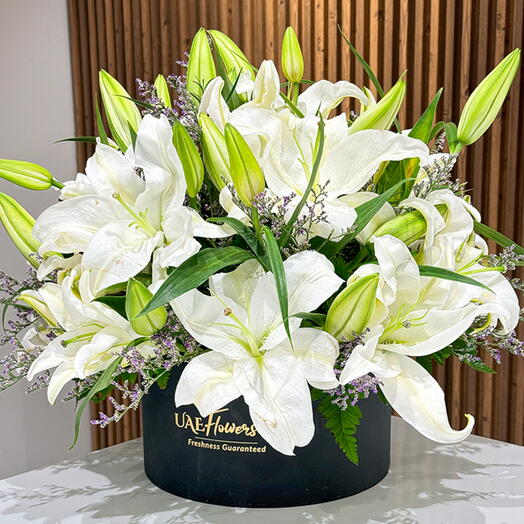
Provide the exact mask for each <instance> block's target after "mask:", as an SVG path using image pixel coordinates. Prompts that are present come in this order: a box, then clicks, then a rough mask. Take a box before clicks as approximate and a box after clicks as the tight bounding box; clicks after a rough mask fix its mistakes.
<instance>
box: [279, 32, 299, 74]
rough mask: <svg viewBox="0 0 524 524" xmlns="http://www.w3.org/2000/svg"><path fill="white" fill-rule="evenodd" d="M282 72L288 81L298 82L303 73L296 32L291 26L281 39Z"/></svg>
mask: <svg viewBox="0 0 524 524" xmlns="http://www.w3.org/2000/svg"><path fill="white" fill-rule="evenodd" d="M282 72H283V73H284V76H285V77H286V78H287V79H288V80H289V81H290V82H300V81H301V80H302V76H303V75H304V57H303V56H302V50H301V49H300V43H299V42H298V38H297V34H296V33H295V30H294V29H293V28H292V27H291V26H289V27H288V28H287V29H286V31H285V33H284V38H283V39H282Z"/></svg>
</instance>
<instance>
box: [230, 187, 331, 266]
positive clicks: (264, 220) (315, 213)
mask: <svg viewBox="0 0 524 524" xmlns="http://www.w3.org/2000/svg"><path fill="white" fill-rule="evenodd" d="M328 184H329V181H327V182H326V183H325V184H324V185H323V186H319V187H318V188H316V189H315V188H314V189H313V190H312V191H311V200H309V201H308V202H306V204H305V206H304V207H303V209H302V213H301V215H300V216H299V217H298V218H297V220H296V221H295V223H294V224H293V226H292V231H291V235H290V243H289V245H288V246H287V247H286V248H284V249H283V250H282V252H283V254H284V255H285V256H286V257H287V256H290V255H292V254H294V253H298V252H299V251H305V250H306V249H309V248H310V243H309V242H310V240H311V236H312V235H311V230H312V228H313V225H314V224H321V223H327V222H328V219H327V215H326V210H325V208H326V204H325V202H326V198H327V190H326V187H327V185H328ZM230 190H231V194H232V195H233V201H234V202H235V204H236V205H237V206H239V207H240V208H241V209H242V210H243V211H244V212H245V213H246V214H247V215H249V209H247V208H246V206H245V205H244V204H243V203H242V202H241V201H240V199H239V198H238V197H237V195H236V193H235V191H234V188H230ZM296 198H297V195H296V194H295V193H290V194H289V195H285V196H283V197H277V196H271V195H269V194H267V193H266V192H262V193H259V194H258V195H256V196H255V199H254V201H253V206H254V207H255V209H256V210H257V212H258V214H259V217H260V225H263V226H267V227H268V228H269V229H270V230H271V232H272V233H273V235H274V236H275V238H280V237H281V236H282V235H283V234H284V232H285V231H286V227H287V223H288V219H289V216H290V215H291V214H292V211H293V210H292V208H291V204H292V202H293V201H295V200H296Z"/></svg>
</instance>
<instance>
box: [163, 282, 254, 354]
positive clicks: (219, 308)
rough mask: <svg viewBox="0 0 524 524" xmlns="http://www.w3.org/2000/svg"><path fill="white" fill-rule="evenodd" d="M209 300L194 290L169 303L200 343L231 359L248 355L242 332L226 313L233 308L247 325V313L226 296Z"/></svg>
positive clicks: (208, 297)
mask: <svg viewBox="0 0 524 524" xmlns="http://www.w3.org/2000/svg"><path fill="white" fill-rule="evenodd" d="M220 298H221V300H219V299H218V298H217V297H214V296H212V297H210V296H208V295H204V294H203V293H201V292H200V291H197V290H192V291H188V292H187V293H185V294H183V295H182V296H180V297H178V298H176V299H175V300H172V301H171V302H170V305H171V307H172V308H173V311H174V312H175V314H176V316H177V317H178V319H179V320H180V322H182V325H183V326H184V327H185V328H186V329H187V330H188V331H189V333H190V334H191V336H193V337H194V338H195V339H196V340H197V342H199V343H200V344H202V345H203V346H204V347H207V348H209V349H214V350H215V351H218V352H219V353H223V354H224V355H226V356H228V357H230V358H240V357H243V356H244V355H245V354H246V349H245V348H244V346H243V345H242V343H241V342H242V339H241V331H240V328H239V326H237V325H236V324H235V323H234V321H233V320H232V319H231V318H229V316H228V315H227V314H226V313H227V311H226V308H227V307H230V308H231V309H232V310H233V312H234V314H235V316H237V317H238V318H239V319H240V320H241V322H243V323H247V313H246V312H245V310H244V309H243V308H242V306H240V305H239V304H237V303H235V302H233V301H225V300H224V297H220Z"/></svg>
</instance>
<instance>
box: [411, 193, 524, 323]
mask: <svg viewBox="0 0 524 524" xmlns="http://www.w3.org/2000/svg"><path fill="white" fill-rule="evenodd" d="M438 204H445V206H446V212H445V214H444V216H442V215H441V214H440V213H439V212H438V210H437V208H436V207H435V206H436V205H438ZM401 206H402V207H412V208H415V209H417V210H419V211H420V212H421V213H422V215H423V216H424V220H425V221H426V224H427V231H426V235H425V237H424V240H423V242H422V246H421V247H422V249H421V251H420V253H419V254H418V255H417V259H418V261H419V263H421V264H426V265H431V266H435V267H442V268H445V269H449V270H451V271H455V272H457V273H461V274H463V275H465V276H468V277H470V278H473V279H475V280H478V281H479V282H481V283H482V284H484V285H485V286H487V287H488V288H490V289H491V291H492V292H489V291H488V290H483V289H481V288H479V287H475V286H470V285H465V284H460V283H458V282H450V281H444V280H441V279H431V292H428V293H427V303H428V304H429V303H430V302H429V301H431V303H432V304H437V305H440V306H441V307H446V308H458V307H462V306H464V305H466V304H468V303H470V302H471V301H472V300H475V301H477V302H480V303H485V304H487V303H493V304H497V305H498V306H500V307H499V308H498V309H497V311H493V312H492V313H491V315H490V318H489V322H490V324H491V325H492V326H496V324H497V321H498V320H500V322H501V324H502V327H503V331H504V332H506V333H507V332H509V331H511V330H513V329H515V327H516V325H517V323H518V319H519V313H520V306H519V302H518V298H517V295H516V293H515V291H514V289H513V288H512V286H511V284H510V283H509V282H508V280H507V279H506V278H505V277H504V275H502V274H501V273H500V272H499V271H498V270H497V269H496V268H489V267H486V266H482V265H481V264H479V263H478V259H479V257H480V256H481V255H484V254H486V252H487V249H486V246H485V243H484V242H483V240H482V239H481V238H480V237H479V236H478V235H476V234H475V232H474V230H473V224H474V220H477V221H480V218H481V217H480V213H479V212H478V211H477V210H476V209H475V208H474V207H473V206H472V205H471V204H469V203H468V202H466V201H465V200H464V199H463V198H460V197H458V196H457V195H455V194H454V193H453V192H452V191H450V190H449V189H443V190H438V191H433V192H431V193H429V195H428V196H427V197H426V199H424V200H423V199H420V198H409V199H407V200H405V201H403V202H402V203H401Z"/></svg>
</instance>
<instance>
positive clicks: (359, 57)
mask: <svg viewBox="0 0 524 524" xmlns="http://www.w3.org/2000/svg"><path fill="white" fill-rule="evenodd" d="M338 30H339V32H340V34H341V35H342V38H343V39H344V40H345V41H346V44H347V45H348V46H349V49H351V52H352V53H353V54H354V55H355V57H356V59H357V60H358V61H359V62H360V65H361V66H362V67H363V69H364V71H365V72H366V74H367V75H368V76H369V79H370V80H371V82H372V83H373V85H374V86H375V89H376V90H377V93H378V95H379V96H380V97H381V98H382V97H383V96H384V94H385V91H384V88H383V87H382V85H381V84H380V82H379V81H378V78H377V77H376V75H375V73H373V69H371V66H370V65H369V64H368V63H367V62H366V61H365V60H364V57H363V56H362V55H361V54H360V53H359V52H358V51H357V49H356V48H355V46H354V45H353V44H352V43H351V41H350V40H349V38H348V37H347V36H346V35H345V34H344V33H343V32H342V28H341V27H340V25H339V26H338ZM395 127H396V128H397V131H398V132H399V133H400V132H401V131H402V128H401V127H400V123H399V121H398V119H395Z"/></svg>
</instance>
